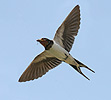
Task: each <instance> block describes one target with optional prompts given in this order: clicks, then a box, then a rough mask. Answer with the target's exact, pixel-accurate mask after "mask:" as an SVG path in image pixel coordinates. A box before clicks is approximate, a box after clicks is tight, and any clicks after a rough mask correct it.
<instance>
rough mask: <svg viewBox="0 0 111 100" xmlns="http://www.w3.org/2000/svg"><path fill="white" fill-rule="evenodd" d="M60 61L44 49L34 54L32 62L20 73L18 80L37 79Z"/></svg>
mask: <svg viewBox="0 0 111 100" xmlns="http://www.w3.org/2000/svg"><path fill="white" fill-rule="evenodd" d="M61 62H62V61H60V60H58V59H57V58H55V57H53V56H52V55H50V54H49V53H48V52H46V51H44V52H42V53H41V54H40V55H38V56H36V57H35V59H34V60H33V61H32V63H31V64H30V65H29V66H28V67H27V69H26V70H25V71H24V72H23V74H22V75H21V77H20V79H19V82H25V81H30V80H34V79H37V78H39V77H41V76H42V75H44V74H45V73H46V72H48V71H49V70H50V69H52V68H54V67H56V66H58V65H59V64H60V63H61Z"/></svg>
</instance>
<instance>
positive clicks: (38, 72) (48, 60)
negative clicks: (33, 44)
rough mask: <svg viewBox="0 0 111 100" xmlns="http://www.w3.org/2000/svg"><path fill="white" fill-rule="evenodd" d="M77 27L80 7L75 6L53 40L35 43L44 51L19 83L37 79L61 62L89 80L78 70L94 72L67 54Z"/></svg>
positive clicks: (42, 39)
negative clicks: (41, 46) (84, 69)
mask: <svg viewBox="0 0 111 100" xmlns="http://www.w3.org/2000/svg"><path fill="white" fill-rule="evenodd" d="M79 27H80V7H79V5H77V6H76V7H74V8H73V10H72V11H71V12H70V13H69V15H68V16H67V17H66V19H65V20H64V22H63V23H62V24H61V25H60V27H59V28H58V30H57V31H56V34H55V36H54V39H53V40H50V39H47V38H41V39H38V40H37V42H40V44H41V45H43V46H44V48H45V50H44V51H43V52H42V53H41V54H39V55H38V56H36V57H35V58H34V60H33V61H32V62H31V64H30V65H29V66H28V67H27V69H26V70H25V71H24V72H23V74H22V75H21V77H20V79H19V82H26V81H30V80H34V79H37V78H39V77H41V76H43V75H44V74H45V73H46V72H48V71H49V70H50V69H53V68H54V67H56V66H58V65H59V64H61V63H62V62H65V63H67V64H69V65H70V66H72V67H73V68H74V69H75V70H76V71H77V72H79V73H80V74H81V75H83V76H84V77H85V78H86V79H88V80H90V79H89V78H88V77H86V76H85V75H84V74H83V73H82V71H81V69H80V68H81V67H84V68H87V69H88V70H90V71H92V72H94V71H93V70H92V69H90V68H89V67H87V66H86V65H84V64H83V63H81V62H80V61H78V60H77V59H75V58H73V57H72V55H71V54H70V53H69V52H70V50H71V48H72V45H73V42H74V39H75V36H76V35H77V33H78V29H79ZM94 73H95V72H94Z"/></svg>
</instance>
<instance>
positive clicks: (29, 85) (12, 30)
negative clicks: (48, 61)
mask: <svg viewBox="0 0 111 100" xmlns="http://www.w3.org/2000/svg"><path fill="white" fill-rule="evenodd" d="M110 4H111V1H110V0H0V76H1V78H0V99H1V100H110V99H111V78H110V77H111V64H110V62H111V31H110V29H111V19H110V18H111V5H110ZM76 5H80V13H81V24H80V29H79V32H78V35H77V36H76V39H75V42H74V45H73V47H72V49H71V51H70V53H71V54H72V55H73V57H75V58H76V59H78V60H79V61H81V62H83V63H84V64H86V65H87V66H88V67H90V68H91V69H93V70H94V71H95V72H96V73H95V74H94V73H92V72H90V71H88V70H87V69H84V68H83V69H82V71H83V72H84V74H85V75H86V76H88V77H89V78H90V81H88V80H86V79H85V78H84V77H83V76H81V75H80V74H79V73H77V72H76V71H75V70H74V69H73V68H71V67H70V66H69V65H68V64H66V63H62V64H61V65H59V66H57V67H56V68H54V69H52V70H50V71H49V72H48V73H47V74H46V75H44V76H43V77H41V78H38V79H35V80H34V81H29V82H24V83H19V82H18V79H19V77H20V76H21V74H22V73H23V71H24V70H25V69H26V68H27V66H28V65H29V64H30V63H31V61H32V60H33V59H34V57H35V56H36V55H38V54H40V53H41V52H42V51H43V50H44V48H43V46H41V45H40V44H39V43H37V42H36V40H37V39H40V38H42V37H48V38H49V39H53V37H54V34H55V32H56V30H57V28H58V27H59V26H60V25H61V23H62V22H63V21H64V19H65V18H66V16H67V15H68V14H69V12H70V11H71V10H72V9H73V8H74V7H75V6H76Z"/></svg>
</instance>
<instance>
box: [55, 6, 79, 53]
mask: <svg viewBox="0 0 111 100" xmlns="http://www.w3.org/2000/svg"><path fill="white" fill-rule="evenodd" d="M79 8H80V7H79V5H77V6H76V7H75V8H73V10H72V11H71V12H70V14H69V15H68V16H67V18H66V19H65V20H64V22H63V23H62V24H61V26H60V27H59V28H58V30H57V31H56V34H55V36H54V40H55V41H56V43H58V44H59V45H60V46H62V47H63V48H64V49H65V50H67V51H68V52H69V51H70V50H71V48H72V45H73V42H74V39H75V36H76V35H77V33H78V29H79V25H80V9H79Z"/></svg>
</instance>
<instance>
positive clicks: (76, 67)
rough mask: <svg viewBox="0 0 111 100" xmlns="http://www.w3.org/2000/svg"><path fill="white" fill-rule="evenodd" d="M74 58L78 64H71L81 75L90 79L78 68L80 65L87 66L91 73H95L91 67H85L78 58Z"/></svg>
mask: <svg viewBox="0 0 111 100" xmlns="http://www.w3.org/2000/svg"><path fill="white" fill-rule="evenodd" d="M74 60H75V61H76V62H77V63H78V64H79V66H75V65H71V64H70V65H71V66H72V67H73V68H74V69H75V70H76V71H77V72H79V73H80V74H81V75H83V76H84V77H85V78H87V79H88V80H90V79H89V78H88V77H87V76H85V75H84V74H83V73H82V71H81V69H80V67H84V68H87V69H88V70H90V71H92V72H93V73H95V72H94V71H93V70H92V69H90V68H89V67H87V66H86V65H84V64H83V63H81V62H80V61H78V60H76V59H75V58H74Z"/></svg>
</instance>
